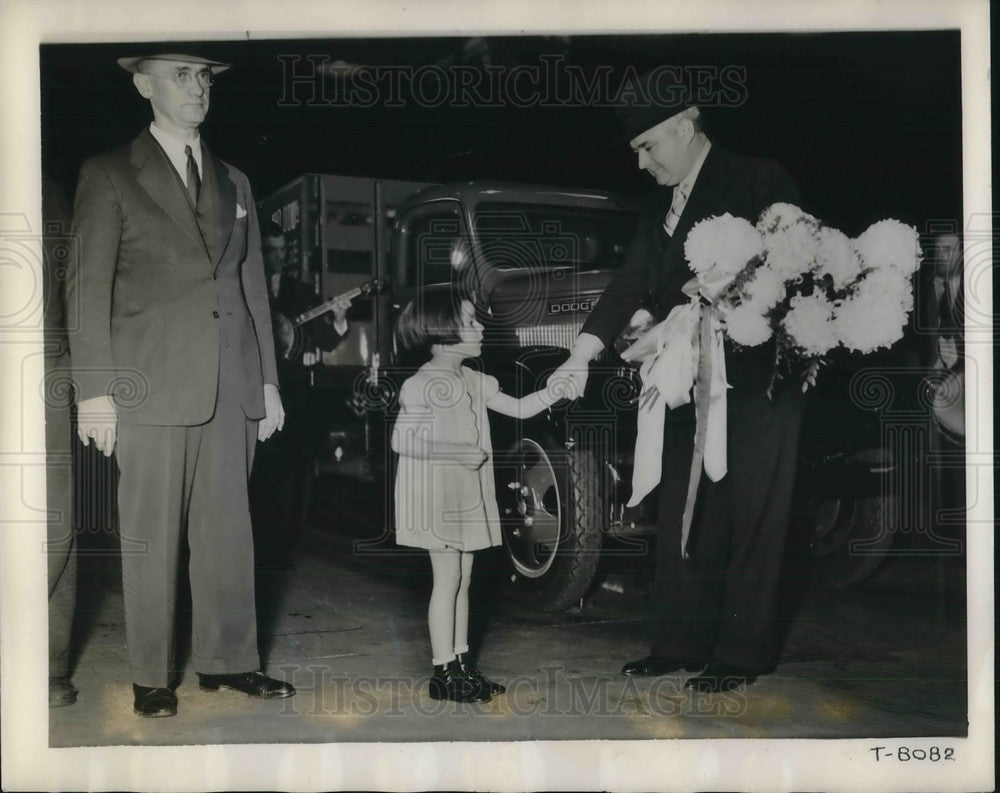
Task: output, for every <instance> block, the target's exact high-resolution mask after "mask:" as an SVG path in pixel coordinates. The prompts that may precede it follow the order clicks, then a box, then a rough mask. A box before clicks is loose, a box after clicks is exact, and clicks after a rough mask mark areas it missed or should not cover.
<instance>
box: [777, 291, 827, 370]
mask: <svg viewBox="0 0 1000 793" xmlns="http://www.w3.org/2000/svg"><path fill="white" fill-rule="evenodd" d="M833 311H834V306H833V304H832V303H830V301H828V300H827V299H826V296H825V295H824V294H823V293H822V292H820V291H818V290H817V291H815V292H813V293H812V294H811V295H809V296H804V295H796V296H795V297H793V298H792V299H791V301H790V303H789V311H788V313H787V314H786V315H785V319H784V327H785V332H786V333H787V334H788V335H789V336H791V338H792V341H793V342H794V344H795V346H796V347H798V348H800V349H801V350H802V351H803V352H804V353H805V354H806V355H823V354H824V353H827V352H829V351H830V350H832V349H833V348H834V347H836V346H837V341H838V336H837V328H836V326H835V325H834V316H833Z"/></svg>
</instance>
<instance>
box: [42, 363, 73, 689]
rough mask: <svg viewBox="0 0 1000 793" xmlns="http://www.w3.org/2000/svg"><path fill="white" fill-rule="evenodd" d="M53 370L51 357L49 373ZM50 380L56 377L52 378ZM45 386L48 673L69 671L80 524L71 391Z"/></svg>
mask: <svg viewBox="0 0 1000 793" xmlns="http://www.w3.org/2000/svg"><path fill="white" fill-rule="evenodd" d="M53 373H54V370H53V368H52V367H50V366H49V361H48V360H46V376H47V377H48V376H50V375H52V374H53ZM51 382H56V380H53V381H51ZM57 391H58V389H54V388H51V387H46V389H45V400H46V401H45V448H46V470H45V495H46V507H47V509H48V513H49V517H48V521H47V526H46V542H45V556H46V561H47V562H48V583H49V677H67V676H69V675H70V673H71V671H72V670H71V669H70V634H71V633H72V629H73V614H74V612H75V610H76V568H77V544H76V528H75V526H74V523H73V461H72V456H73V442H74V437H75V433H74V431H73V426H72V422H71V420H70V404H69V397H68V395H64V394H60V393H57Z"/></svg>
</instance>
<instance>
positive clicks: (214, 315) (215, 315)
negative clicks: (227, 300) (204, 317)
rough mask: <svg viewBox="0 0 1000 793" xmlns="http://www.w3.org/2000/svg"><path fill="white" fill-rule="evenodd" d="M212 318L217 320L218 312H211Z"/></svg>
mask: <svg viewBox="0 0 1000 793" xmlns="http://www.w3.org/2000/svg"><path fill="white" fill-rule="evenodd" d="M212 316H213V317H215V318H216V319H218V318H219V312H218V311H213V312H212Z"/></svg>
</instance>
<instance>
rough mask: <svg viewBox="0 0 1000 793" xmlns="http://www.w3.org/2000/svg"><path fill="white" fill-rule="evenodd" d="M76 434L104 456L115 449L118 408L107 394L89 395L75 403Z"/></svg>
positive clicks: (84, 442) (85, 443)
mask: <svg viewBox="0 0 1000 793" xmlns="http://www.w3.org/2000/svg"><path fill="white" fill-rule="evenodd" d="M76 434H77V435H78V436H79V438H80V441H81V442H82V443H83V445H84V446H89V445H90V439H91V438H93V439H94V445H95V446H96V447H97V448H98V450H99V451H101V452H103V453H104V456H105V457H110V456H111V453H112V452H113V451H114V450H115V441H116V440H117V438H118V409H117V408H116V407H115V403H114V400H112V399H111V397H109V396H98V397H91V398H90V399H84V400H83V401H82V402H80V404H79V405H77V410H76Z"/></svg>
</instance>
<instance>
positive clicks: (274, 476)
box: [250, 226, 349, 570]
mask: <svg viewBox="0 0 1000 793" xmlns="http://www.w3.org/2000/svg"><path fill="white" fill-rule="evenodd" d="M265 228H267V231H266V232H265V234H264V237H263V240H262V242H261V250H262V252H263V255H264V270H265V272H266V274H267V288H268V299H269V300H270V305H271V324H272V326H273V328H274V344H275V352H276V356H277V361H278V381H279V385H280V386H281V395H282V400H283V403H284V405H285V406H286V407H287V408H288V411H289V421H288V425H287V426H286V427H285V429H284V431H283V432H282V436H281V437H280V438H278V439H277V440H276V442H272V443H269V444H267V446H266V447H265V448H264V449H262V450H261V453H260V457H259V458H258V460H257V465H256V466H255V467H254V473H253V479H252V480H251V488H250V501H251V512H252V514H253V518H254V534H255V539H256V542H257V546H256V547H257V555H258V559H257V568H258V570H266V569H287V568H289V567H291V559H290V554H291V551H292V549H293V548H294V546H295V543H296V541H297V540H298V537H299V533H300V531H301V528H302V524H303V522H304V521H305V519H306V517H307V516H308V513H309V506H310V503H311V500H312V491H313V482H314V476H315V461H316V457H317V455H318V454H319V453H320V449H321V446H322V443H323V440H324V435H325V430H326V414H327V413H328V412H329V405H328V404H327V402H326V400H325V399H324V398H323V396H322V393H321V392H319V391H318V390H317V388H316V387H315V384H314V383H313V382H312V375H313V367H315V366H316V364H318V363H319V362H320V357H319V353H320V351H330V350H333V349H335V348H336V347H337V345H338V344H340V342H341V341H342V340H343V338H344V337H345V336H346V335H347V331H348V326H347V316H346V314H347V309H348V307H349V302H348V301H342V302H338V303H336V304H335V305H334V307H333V310H332V312H331V313H329V314H324V315H323V316H320V317H316V318H315V319H313V320H311V321H310V322H308V323H306V324H304V325H301V326H300V327H298V328H293V327H292V325H291V320H292V319H293V318H294V317H296V316H298V315H299V314H301V313H302V312H304V311H307V310H308V309H310V308H314V307H315V306H317V305H318V304H319V303H320V302H321V300H320V297H319V295H317V294H316V293H315V291H314V290H312V289H310V288H309V287H307V286H306V285H305V284H304V283H302V281H301V280H300V279H299V278H298V277H297V275H296V273H295V267H294V264H293V265H291V266H289V263H288V257H287V251H286V246H285V237H284V234H282V232H281V229H279V228H278V227H276V226H272V227H269V228H268V227H265Z"/></svg>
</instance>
